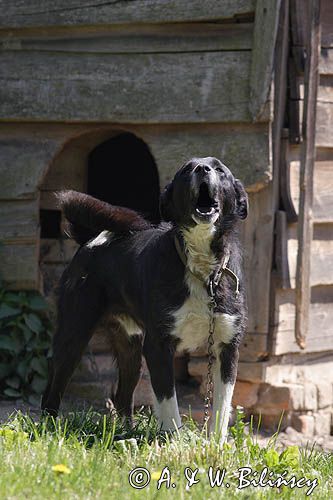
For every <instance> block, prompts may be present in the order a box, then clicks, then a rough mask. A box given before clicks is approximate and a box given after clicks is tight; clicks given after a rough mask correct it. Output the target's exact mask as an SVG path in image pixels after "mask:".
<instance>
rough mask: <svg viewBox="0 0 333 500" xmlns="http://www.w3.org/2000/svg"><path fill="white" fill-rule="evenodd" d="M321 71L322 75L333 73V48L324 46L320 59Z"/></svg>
mask: <svg viewBox="0 0 333 500" xmlns="http://www.w3.org/2000/svg"><path fill="white" fill-rule="evenodd" d="M319 73H320V74H321V75H333V48H330V49H327V48H325V47H322V49H321V57H320V59H319Z"/></svg>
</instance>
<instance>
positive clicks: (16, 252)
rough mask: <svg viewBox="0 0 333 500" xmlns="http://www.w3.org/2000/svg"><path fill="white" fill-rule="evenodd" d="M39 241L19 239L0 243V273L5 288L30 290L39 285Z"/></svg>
mask: <svg viewBox="0 0 333 500" xmlns="http://www.w3.org/2000/svg"><path fill="white" fill-rule="evenodd" d="M38 258H39V243H38V239H37V238H35V240H34V242H31V243H26V242H20V241H19V240H18V241H16V242H14V241H13V242H11V243H2V244H1V245H0V262H1V266H0V273H1V278H2V279H3V280H4V283H5V285H6V287H7V288H9V289H11V290H25V289H27V290H31V289H38V287H39V263H38Z"/></svg>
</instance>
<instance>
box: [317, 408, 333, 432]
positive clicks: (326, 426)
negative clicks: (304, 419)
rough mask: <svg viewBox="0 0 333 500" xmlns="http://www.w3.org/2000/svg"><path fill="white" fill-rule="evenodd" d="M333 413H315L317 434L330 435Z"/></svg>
mask: <svg viewBox="0 0 333 500" xmlns="http://www.w3.org/2000/svg"><path fill="white" fill-rule="evenodd" d="M331 417H332V413H331V412H329V413H328V412H327V413H321V412H319V413H316V414H315V415H314V433H315V435H321V436H322V435H324V436H329V435H330V433H331Z"/></svg>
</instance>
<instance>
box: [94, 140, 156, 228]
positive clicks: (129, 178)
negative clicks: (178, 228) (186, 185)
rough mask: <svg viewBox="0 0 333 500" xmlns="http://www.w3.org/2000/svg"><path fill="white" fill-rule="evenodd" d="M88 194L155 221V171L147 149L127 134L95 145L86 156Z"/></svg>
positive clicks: (154, 165) (152, 159)
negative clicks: (135, 211)
mask: <svg viewBox="0 0 333 500" xmlns="http://www.w3.org/2000/svg"><path fill="white" fill-rule="evenodd" d="M87 192H88V194H91V195H92V196H94V197H95V198H99V199H100V200H103V201H106V202H108V203H111V204H112V205H118V206H123V207H128V208H132V209H134V210H137V211H138V212H140V213H141V214H142V215H144V216H145V217H146V218H147V219H148V220H150V221H152V222H154V223H156V222H159V220H160V216H159V197H160V186H159V178H158V171H157V168H156V164H155V161H154V158H153V156H152V154H151V152H150V151H149V148H148V146H147V145H146V144H145V143H144V141H142V140H141V139H139V138H138V137H136V136H135V135H133V134H131V133H122V134H119V135H117V136H115V137H112V138H111V139H108V140H107V141H105V142H103V143H101V144H99V145H98V146H97V147H96V148H95V149H94V150H93V151H92V152H91V153H90V154H89V157H88V186H87Z"/></svg>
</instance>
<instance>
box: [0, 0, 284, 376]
mask: <svg viewBox="0 0 333 500" xmlns="http://www.w3.org/2000/svg"><path fill="white" fill-rule="evenodd" d="M41 5H42V7H41ZM0 6H1V10H2V16H1V20H0V44H1V51H0V67H1V73H2V78H1V86H0V147H1V149H2V157H3V160H2V161H1V162H0V176H1V178H2V179H3V182H2V183H1V184H0V209H1V208H2V210H1V212H2V213H3V214H8V215H6V216H5V217H3V218H1V219H3V220H1V222H0V225H1V226H3V227H4V229H3V230H2V228H1V227H0V231H1V232H2V233H1V234H2V243H3V244H2V246H1V247H0V256H1V258H2V261H3V262H5V266H3V268H2V273H3V276H4V278H5V280H6V281H7V283H8V285H9V286H10V287H12V288H19V289H20V288H28V289H29V288H30V289H31V288H38V287H39V286H40V259H41V260H42V263H43V265H44V264H47V265H48V264H50V263H51V262H53V263H54V265H55V266H58V264H59V265H60V267H61V265H62V262H61V259H62V257H61V248H60V247H59V242H51V241H44V242H43V248H42V252H41V251H40V248H39V217H38V210H39V207H42V208H52V207H53V206H54V205H53V203H54V202H53V201H52V197H51V193H52V191H53V190H54V189H61V188H74V189H84V186H85V169H86V158H87V155H88V153H89V152H90V151H91V150H92V149H93V148H94V147H95V146H96V145H97V144H99V143H100V142H102V141H103V140H106V139H107V138H108V137H110V136H112V135H114V134H115V133H117V131H118V132H119V131H130V132H133V133H134V134H136V135H137V136H138V137H140V138H142V139H143V140H144V141H145V142H146V143H147V144H148V146H149V148H150V150H151V152H152V154H153V156H154V158H155V161H156V164H157V167H158V170H159V176H160V183H161V186H162V187H163V186H164V185H165V184H166V183H167V182H168V181H169V180H170V179H171V178H172V176H173V175H174V173H175V171H176V170H177V169H178V168H179V166H180V165H181V164H182V162H183V161H184V160H186V159H187V158H189V157H191V156H195V155H198V156H205V155H215V156H217V157H219V158H221V159H222V160H223V161H224V162H225V163H226V164H227V165H228V166H229V167H230V168H231V170H232V171H233V172H234V173H235V175H237V177H239V178H240V179H241V180H242V181H243V182H244V184H245V185H246V187H247V190H248V192H249V196H250V215H249V219H248V220H247V221H246V223H245V224H244V225H243V226H242V238H243V242H244V245H245V259H244V261H245V265H246V279H247V284H248V289H249V310H250V317H249V334H248V337H247V339H246V341H245V343H244V346H243V349H242V354H241V359H242V360H243V363H246V362H248V361H256V360H257V359H261V358H262V356H265V355H266V353H267V334H268V327H269V325H268V321H269V286H270V270H271V258H272V242H273V224H274V217H273V202H272V200H273V193H272V145H271V120H272V101H271V93H270V86H271V74H272V67H273V55H274V45H275V36H276V29H277V18H278V12H279V7H280V1H279V0H273V1H272V0H270V1H269V0H236V1H235V0H232V1H231V0H223V1H222V2H216V1H213V0H205V1H204V2H202V1H199V0H194V1H193V2H187V1H185V0H177V1H174V0H166V1H162V0H152V1H150V2H146V1H144V0H135V1H132V2H126V1H120V2H110V3H104V4H101V5H100V6H98V7H97V6H94V5H93V4H91V2H88V1H81V2H79V4H78V3H75V5H73V7H72V8H70V9H68V8H67V3H66V2H63V1H60V2H57V3H56V5H55V4H54V3H53V2H50V1H49V0H47V1H45V2H40V1H39V0H35V1H33V2H29V4H27V3H25V2H21V1H18V0H17V1H16V0H14V1H7V0H0ZM262 27H264V29H262ZM13 220H17V221H19V222H18V224H17V225H16V227H15V229H13V227H14V226H15V224H12V221H13ZM63 250H64V251H65V253H66V252H69V253H70V252H71V251H73V249H71V248H67V247H66V248H64V249H63ZM68 256H69V255H67V258H68ZM48 269H50V266H49V267H48ZM54 269H55V268H54ZM56 272H58V271H56ZM44 275H45V268H44ZM243 366H245V365H244V364H243ZM252 373H253V371H252Z"/></svg>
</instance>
